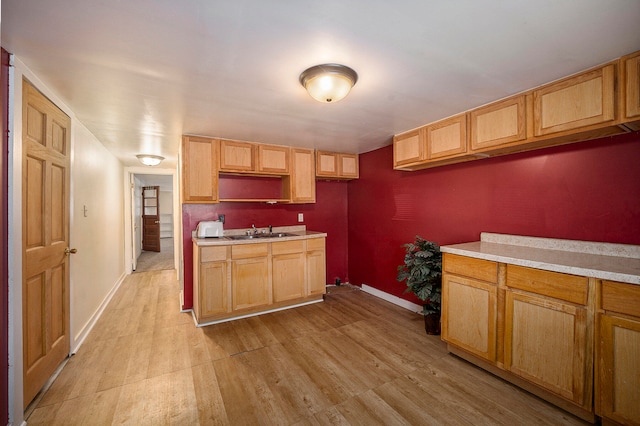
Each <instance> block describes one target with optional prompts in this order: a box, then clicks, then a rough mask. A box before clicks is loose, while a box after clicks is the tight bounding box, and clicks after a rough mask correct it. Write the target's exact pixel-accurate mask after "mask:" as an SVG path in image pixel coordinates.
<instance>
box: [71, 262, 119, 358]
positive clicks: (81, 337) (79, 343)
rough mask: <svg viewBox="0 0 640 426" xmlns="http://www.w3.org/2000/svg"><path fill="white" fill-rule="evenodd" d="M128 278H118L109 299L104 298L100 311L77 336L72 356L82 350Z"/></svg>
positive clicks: (108, 295) (97, 311)
mask: <svg viewBox="0 0 640 426" xmlns="http://www.w3.org/2000/svg"><path fill="white" fill-rule="evenodd" d="M126 277H127V274H126V273H123V274H122V275H121V276H120V278H118V281H116V284H115V285H114V286H113V288H112V289H111V291H110V292H109V294H107V297H105V298H104V300H103V301H102V303H101V304H100V306H99V307H98V309H97V310H96V311H95V312H94V314H93V315H92V316H91V318H90V319H89V321H87V324H86V325H85V326H84V327H83V328H82V330H80V332H79V333H78V334H77V335H76V337H75V341H74V342H73V346H72V348H71V353H72V354H75V353H76V352H78V349H80V346H82V343H84V340H85V339H86V338H87V336H88V335H89V333H90V332H91V330H93V327H94V326H95V325H96V322H98V320H99V319H100V317H101V316H102V313H103V312H104V310H105V309H106V307H107V305H109V302H111V299H113V295H114V294H116V291H118V289H119V288H120V286H121V285H122V283H123V282H124V279H125V278H126Z"/></svg>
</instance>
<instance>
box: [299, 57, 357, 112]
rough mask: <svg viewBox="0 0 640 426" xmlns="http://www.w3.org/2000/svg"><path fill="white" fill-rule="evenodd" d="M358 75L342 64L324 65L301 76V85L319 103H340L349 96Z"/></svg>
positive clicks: (314, 67)
mask: <svg viewBox="0 0 640 426" xmlns="http://www.w3.org/2000/svg"><path fill="white" fill-rule="evenodd" d="M357 81H358V74H357V73H356V72H355V71H354V70H352V69H351V68H349V67H347V66H345V65H340V64H323V65H316V66H313V67H311V68H307V69H306V70H304V71H303V72H302V74H300V84H302V86H303V87H304V88H305V89H307V92H309V95H311V97H312V98H313V99H315V100H316V101H318V102H325V103H332V102H338V101H339V100H340V99H342V98H344V97H345V96H347V95H348V94H349V91H350V90H351V88H352V87H353V86H354V85H355V84H356V82H357Z"/></svg>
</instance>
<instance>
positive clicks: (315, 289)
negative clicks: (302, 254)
mask: <svg viewBox="0 0 640 426" xmlns="http://www.w3.org/2000/svg"><path fill="white" fill-rule="evenodd" d="M326 291H327V263H326V254H325V239H324V238H310V239H308V240H307V295H308V296H311V295H314V294H325V293H326Z"/></svg>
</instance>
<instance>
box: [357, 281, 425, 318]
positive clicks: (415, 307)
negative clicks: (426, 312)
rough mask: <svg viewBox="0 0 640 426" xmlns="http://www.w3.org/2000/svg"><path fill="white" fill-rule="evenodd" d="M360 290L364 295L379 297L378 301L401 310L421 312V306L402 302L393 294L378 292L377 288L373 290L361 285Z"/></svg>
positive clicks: (402, 300)
mask: <svg viewBox="0 0 640 426" xmlns="http://www.w3.org/2000/svg"><path fill="white" fill-rule="evenodd" d="M361 288H362V291H364V292H365V293H368V294H371V295H372V296H376V297H379V298H380V299H383V300H386V301H387V302H390V303H393V304H394V305H398V306H400V307H401V308H405V309H408V310H410V311H413V312H417V313H420V312H422V306H420V305H418V304H416V303H413V302H409V301H408V300H404V299H402V298H400V297H398V296H394V295H393V294H389V293H386V292H384V291H382V290H378V289H377V288H373V287H371V286H369V285H366V284H362V287H361Z"/></svg>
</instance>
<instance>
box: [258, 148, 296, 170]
mask: <svg viewBox="0 0 640 426" xmlns="http://www.w3.org/2000/svg"><path fill="white" fill-rule="evenodd" d="M257 148H258V161H257V164H258V167H257V170H258V171H259V172H260V173H269V174H277V175H286V174H289V147H288V146H277V145H263V144H258V145H257Z"/></svg>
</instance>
